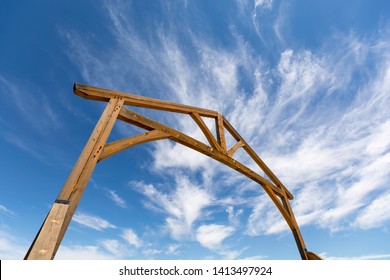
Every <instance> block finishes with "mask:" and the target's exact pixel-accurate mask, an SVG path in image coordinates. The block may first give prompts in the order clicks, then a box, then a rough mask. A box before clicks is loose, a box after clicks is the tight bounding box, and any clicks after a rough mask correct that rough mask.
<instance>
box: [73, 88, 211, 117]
mask: <svg viewBox="0 0 390 280" xmlns="http://www.w3.org/2000/svg"><path fill="white" fill-rule="evenodd" d="M73 91H74V93H75V94H77V95H78V96H80V97H83V98H85V99H91V100H98V101H106V102H107V101H108V100H110V98H113V97H121V98H123V100H124V102H125V105H130V106H136V107H142V108H149V109H155V110H163V111H168V112H175V113H182V114H190V113H191V112H197V113H198V114H199V115H201V116H202V117H209V118H214V117H217V116H218V112H217V111H213V110H208V109H203V108H199V107H194V106H188V105H183V104H177V103H174V102H168V101H165V100H160V99H155V98H150V97H145V96H139V95H135V94H130V93H124V92H119V91H113V90H108V89H102V88H98V87H93V86H87V85H82V84H78V83H75V84H74V86H73Z"/></svg>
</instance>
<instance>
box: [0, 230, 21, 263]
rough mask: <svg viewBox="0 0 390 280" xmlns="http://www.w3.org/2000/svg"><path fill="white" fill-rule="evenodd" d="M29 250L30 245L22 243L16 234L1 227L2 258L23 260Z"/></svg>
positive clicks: (0, 253) (0, 251)
mask: <svg viewBox="0 0 390 280" xmlns="http://www.w3.org/2000/svg"><path fill="white" fill-rule="evenodd" d="M2 227H3V225H2ZM27 250H28V247H27V246H25V245H23V244H21V242H20V240H19V239H18V238H17V237H16V236H14V235H12V234H10V233H9V232H7V231H5V230H4V229H0V259H2V260H21V259H23V258H24V256H25V255H26V253H27Z"/></svg>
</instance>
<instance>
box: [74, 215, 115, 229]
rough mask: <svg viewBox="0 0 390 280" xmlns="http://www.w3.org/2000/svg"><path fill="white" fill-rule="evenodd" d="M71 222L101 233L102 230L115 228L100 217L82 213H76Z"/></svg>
mask: <svg viewBox="0 0 390 280" xmlns="http://www.w3.org/2000/svg"><path fill="white" fill-rule="evenodd" d="M72 220H73V221H74V222H76V223H78V224H80V225H83V226H85V227H87V228H91V229H95V230H98V231H103V230H105V229H109V228H116V226H114V225H113V224H111V223H110V222H109V221H107V220H105V219H103V218H101V217H98V216H94V215H89V214H86V213H82V212H81V213H76V214H75V215H74V216H73V219H72Z"/></svg>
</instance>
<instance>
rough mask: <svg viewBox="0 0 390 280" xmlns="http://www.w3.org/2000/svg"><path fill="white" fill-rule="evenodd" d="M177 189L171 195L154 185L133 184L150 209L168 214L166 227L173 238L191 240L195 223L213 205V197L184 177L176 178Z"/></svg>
mask: <svg viewBox="0 0 390 280" xmlns="http://www.w3.org/2000/svg"><path fill="white" fill-rule="evenodd" d="M175 180H176V182H175V183H176V187H175V189H174V190H172V192H170V193H163V192H162V191H159V190H157V189H156V188H155V187H154V186H153V185H146V184H144V183H139V182H138V183H134V182H131V183H130V185H133V187H135V189H136V190H137V191H139V192H141V193H142V194H144V195H145V196H146V197H147V198H148V199H149V200H148V202H149V203H150V204H146V205H149V207H151V208H152V209H155V210H157V211H160V212H163V213H166V214H168V217H167V218H166V226H167V229H168V230H169V232H170V234H171V236H172V238H174V239H176V240H183V239H186V238H189V237H190V236H191V232H192V225H193V223H194V222H195V221H196V220H198V219H199V218H200V217H201V216H202V210H203V209H204V208H205V207H207V206H209V205H210V204H211V203H212V197H211V195H210V194H209V193H208V192H207V191H206V190H204V189H202V188H200V187H198V186H196V185H194V184H192V183H191V182H190V181H189V180H188V179H187V178H185V177H183V176H176V178H175Z"/></svg>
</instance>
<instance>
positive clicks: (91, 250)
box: [55, 245, 115, 260]
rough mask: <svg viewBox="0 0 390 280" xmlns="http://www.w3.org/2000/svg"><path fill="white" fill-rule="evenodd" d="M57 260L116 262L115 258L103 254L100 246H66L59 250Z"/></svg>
mask: <svg viewBox="0 0 390 280" xmlns="http://www.w3.org/2000/svg"><path fill="white" fill-rule="evenodd" d="M55 259H56V260H114V259H115V256H114V255H112V254H107V253H105V252H103V251H102V250H101V249H100V248H99V247H98V246H80V245H77V246H65V245H62V246H60V248H59V249H58V252H57V254H56V257H55Z"/></svg>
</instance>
